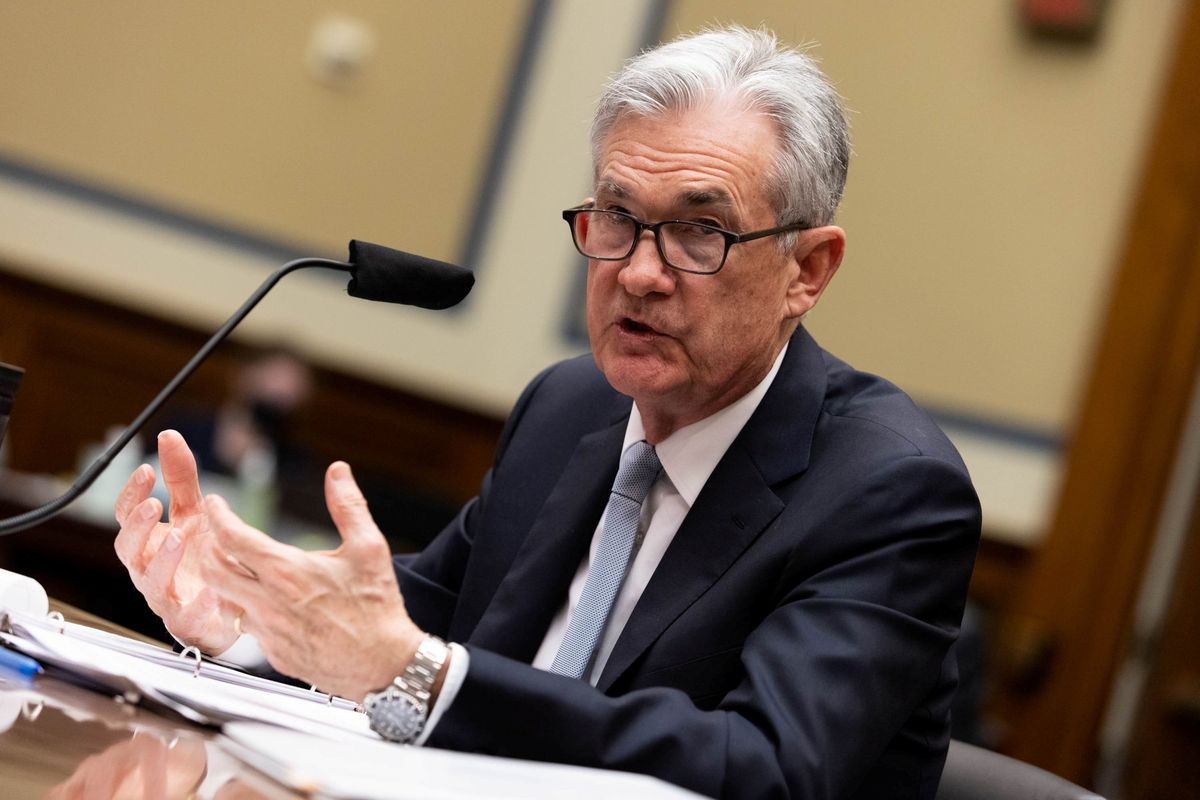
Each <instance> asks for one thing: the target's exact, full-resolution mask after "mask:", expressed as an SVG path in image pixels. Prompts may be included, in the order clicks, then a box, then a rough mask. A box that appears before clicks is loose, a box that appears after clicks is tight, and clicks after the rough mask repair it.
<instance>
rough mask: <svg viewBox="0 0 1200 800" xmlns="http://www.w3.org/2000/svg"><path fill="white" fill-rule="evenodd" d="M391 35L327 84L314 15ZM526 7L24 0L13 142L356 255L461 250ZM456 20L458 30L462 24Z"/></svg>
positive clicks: (40, 160) (17, 6)
mask: <svg viewBox="0 0 1200 800" xmlns="http://www.w3.org/2000/svg"><path fill="white" fill-rule="evenodd" d="M331 15H339V16H351V17H353V18H354V19H356V20H358V21H359V22H361V23H362V24H363V25H364V26H365V28H366V29H367V32H368V36H369V38H370V39H371V40H373V46H372V47H371V55H370V56H369V57H368V59H367V60H366V61H365V62H364V65H363V67H362V69H361V72H359V73H358V74H357V75H356V76H355V77H354V79H353V80H351V81H349V82H347V83H346V84H345V86H344V87H340V88H330V87H329V86H328V85H326V84H324V83H322V82H319V81H317V80H314V78H313V77H312V74H311V73H310V72H309V70H308V69H307V68H306V62H305V56H306V51H307V47H308V44H309V40H310V37H311V35H312V31H313V29H314V26H315V25H316V24H317V23H318V22H319V21H321V20H322V19H324V18H327V17H329V16H331ZM525 16H526V3H524V2H498V3H491V2H469V1H466V2H464V1H463V0H449V1H447V2H436V3H424V2H390V1H389V0H351V1H350V2H336V3H335V2H325V1H322V0H255V2H250V3H245V2H237V0H218V1H217V2H180V3H174V2H172V3H160V2H151V1H149V0H140V1H139V0H113V1H112V2H107V1H106V2H103V3H94V2H89V1H88V0H72V1H71V2H65V1H64V0H50V1H49V2H36V3H22V2H9V3H5V4H4V5H3V8H2V10H0V29H2V30H3V31H4V48H3V54H2V55H0V64H2V65H3V68H0V109H4V111H3V115H2V119H0V153H7V154H9V155H12V154H19V155H20V156H21V157H22V158H25V159H28V160H30V161H32V162H34V163H36V164H40V165H44V166H46V167H49V168H52V169H55V170H64V171H66V172H68V173H70V174H72V175H74V176H77V177H78V178H80V179H83V180H87V181H92V182H97V183H99V184H102V185H104V186H106V187H109V188H111V189H113V190H116V191H119V192H122V193H128V194H131V195H134V196H137V197H141V198H146V199H149V200H152V201H155V202H158V203H162V204H164V205H166V206H168V207H172V208H176V209H181V210H184V211H187V212H190V213H196V214H200V215H202V216H205V217H207V218H210V219H214V220H217V221H219V222H223V223H225V224H229V225H233V226H237V227H241V228H248V229H250V230H253V231H255V232H257V233H259V234H264V235H266V236H270V237H274V238H277V239H280V240H283V241H286V242H291V243H296V244H298V245H300V246H306V247H309V248H318V249H321V250H322V251H324V252H338V253H341V252H342V251H343V250H344V248H345V242H346V240H348V239H350V238H362V239H366V240H368V241H383V242H392V241H402V242H405V243H406V247H407V248H408V249H412V250H415V251H418V252H423V253H426V254H428V255H431V256H434V257H439V258H453V257H455V256H456V255H457V254H458V250H457V248H458V246H459V244H460V240H461V234H460V231H461V226H462V224H463V220H464V219H469V217H470V213H471V211H472V210H473V208H474V202H475V197H474V193H475V191H476V190H477V187H478V182H479V178H480V175H481V171H482V169H483V167H484V165H485V160H486V158H487V156H488V153H489V148H490V146H491V135H492V131H493V129H494V126H495V120H496V117H497V115H498V113H499V111H500V109H501V107H502V104H503V101H504V98H505V90H506V89H507V81H508V77H509V74H510V70H511V65H512V61H513V58H514V55H515V53H516V50H517V46H518V44H519V41H520V35H521V32H522V26H523V24H524V21H525ZM451 31H453V33H452V34H451V33H450V32H451Z"/></svg>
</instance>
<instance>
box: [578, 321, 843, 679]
mask: <svg viewBox="0 0 1200 800" xmlns="http://www.w3.org/2000/svg"><path fill="white" fill-rule="evenodd" d="M825 389H826V375H825V369H824V362H823V358H822V356H821V350H820V348H819V347H818V346H817V344H816V342H815V341H813V339H812V337H810V336H809V335H808V333H807V332H805V330H804V329H803V328H799V329H797V332H796V334H795V335H794V336H793V337H792V340H791V343H790V345H789V347H788V352H787V354H786V355H785V356H784V362H783V365H782V366H781V367H780V370H779V374H778V375H776V377H775V381H774V383H772V384H771V388H770V389H769V390H768V391H767V394H766V396H765V397H764V398H763V400H762V402H761V403H760V404H759V407H758V408H757V409H756V410H755V412H754V414H753V416H751V418H750V420H749V421H748V422H747V423H746V427H745V428H743V429H742V432H741V433H740V434H738V437H737V439H735V440H734V442H733V444H732V445H730V448H729V450H728V451H727V452H726V453H725V455H724V457H722V459H721V461H720V463H718V464H717V468H716V469H715V470H714V471H713V474H712V475H711V476H710V477H709V479H708V482H707V483H706V484H705V485H704V488H703V489H702V490H701V492H700V494H699V495H698V496H697V498H696V503H695V505H693V506H692V508H691V510H690V511H689V512H688V515H687V517H686V518H685V519H684V521H683V524H682V525H680V527H679V531H678V532H677V533H676V534H675V538H674V539H673V540H672V542H671V545H670V546H669V547H668V548H667V551H666V553H664V554H663V559H662V561H661V562H660V563H659V566H658V569H656V570H655V572H654V575H653V576H652V577H651V579H650V582H649V583H648V584H647V585H646V590H645V591H644V592H643V593H642V596H641V598H640V599H639V600H638V603H637V606H636V607H635V608H634V611H633V614H632V616H630V618H629V622H628V623H627V624H626V626H625V630H624V631H622V633H621V636H620V638H618V639H617V643H616V645H615V646H614V648H613V652H612V654H611V655H610V656H609V659H608V663H607V664H605V667H604V671H603V673H602V674H601V676H600V681H599V683H598V686H599V688H600V689H602V690H607V689H608V687H610V686H612V684H613V683H614V682H615V681H616V680H617V679H618V678H619V677H620V676H621V675H622V674H623V673H624V672H625V671H626V670H627V669H629V667H630V666H631V665H632V664H633V662H634V661H635V660H636V659H637V658H638V657H639V656H640V655H641V654H642V653H643V652H645V650H646V649H647V648H648V647H649V646H650V645H651V644H653V643H654V641H655V640H656V639H657V638H658V637H659V636H660V635H661V634H662V632H663V631H664V630H666V628H667V626H669V625H670V624H671V623H672V622H674V621H675V619H677V618H678V617H679V615H680V614H682V613H683V612H684V611H686V610H687V608H688V607H689V606H690V605H691V604H692V603H694V602H695V601H696V600H697V599H698V598H699V597H700V596H701V595H702V594H704V592H706V591H707V590H708V588H709V587H710V586H712V585H713V584H714V583H716V582H717V580H719V579H720V577H721V576H722V575H723V574H724V573H725V571H726V570H727V569H728V568H729V566H730V565H731V564H733V562H734V561H735V560H736V559H737V558H738V556H740V555H741V554H742V552H743V551H745V549H746V548H747V547H749V546H750V545H751V543H753V541H754V540H755V539H756V538H757V537H758V536H759V535H760V534H761V533H762V532H763V531H764V530H765V529H766V527H767V526H768V525H769V524H770V523H771V522H772V520H774V519H775V517H777V516H778V515H779V513H780V512H781V511H782V510H783V508H784V503H783V501H782V500H780V499H779V496H778V495H777V494H776V493H775V492H774V491H773V489H772V487H773V486H775V485H778V484H779V483H780V482H781V481H784V480H787V479H788V478H791V477H793V476H795V475H798V474H799V473H801V472H803V471H804V469H805V468H806V467H807V466H808V458H809V450H810V447H811V444H812V438H813V433H814V430H815V427H816V424H817V420H818V417H819V415H820V409H821V405H822V403H823V401H824V397H825Z"/></svg>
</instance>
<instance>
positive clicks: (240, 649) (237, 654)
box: [213, 633, 267, 670]
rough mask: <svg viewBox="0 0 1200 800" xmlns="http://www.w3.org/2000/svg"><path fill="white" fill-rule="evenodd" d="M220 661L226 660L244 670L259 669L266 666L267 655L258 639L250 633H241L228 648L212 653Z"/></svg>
mask: <svg viewBox="0 0 1200 800" xmlns="http://www.w3.org/2000/svg"><path fill="white" fill-rule="evenodd" d="M213 658H219V659H221V660H222V661H228V662H229V663H230V664H235V665H237V666H239V667H241V668H242V669H246V670H259V669H262V668H263V667H265V666H267V657H266V656H265V655H263V651H262V648H261V647H259V646H258V639H255V638H254V634H252V633H243V634H242V635H241V636H239V637H238V638H237V639H236V640H235V641H234V643H233V644H231V645H229V648H228V649H226V650H224V651H222V652H221V653H218V654H217V655H214V656H213Z"/></svg>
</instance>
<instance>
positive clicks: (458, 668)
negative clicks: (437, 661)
mask: <svg viewBox="0 0 1200 800" xmlns="http://www.w3.org/2000/svg"><path fill="white" fill-rule="evenodd" d="M470 664H471V657H470V656H469V655H467V648H465V647H463V646H462V645H460V644H455V643H454V642H451V643H450V666H448V667H446V679H445V680H444V681H442V691H441V693H439V694H438V699H437V702H436V703H434V704H433V711H432V712H430V714H429V719H427V720H425V728H424V729H423V730H422V731H421V735H420V736H418V737H417V740H416V741H415V742H413V744H415V745H423V744H425V740H426V739H428V738H429V736H430V734H432V733H433V729H434V728H436V727H437V724H438V720H440V719H441V718H442V715H443V714H445V713H446V711H447V710H448V709H449V708H450V704H451V703H453V702H454V698H455V697H457V696H458V690H459V689H460V688H461V687H462V684H463V680H464V679H465V678H466V677H467V667H469V666H470Z"/></svg>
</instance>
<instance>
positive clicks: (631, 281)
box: [587, 104, 807, 433]
mask: <svg viewBox="0 0 1200 800" xmlns="http://www.w3.org/2000/svg"><path fill="white" fill-rule="evenodd" d="M776 147H777V144H776V136H775V127H774V123H772V122H771V121H770V120H769V119H768V118H766V117H764V116H762V115H760V114H757V113H754V112H747V111H743V110H741V109H738V108H731V107H730V106H729V105H726V104H720V105H716V106H713V107H706V108H699V109H695V110H691V111H686V112H678V113H670V114H664V115H660V116H655V117H639V116H633V115H626V116H624V117H622V118H620V119H619V120H618V121H617V123H616V125H614V126H613V128H612V130H611V131H610V132H609V134H608V136H607V138H606V139H605V141H604V144H603V148H602V151H601V153H600V159H599V163H598V164H597V183H596V196H595V206H596V208H600V209H610V210H620V211H626V212H628V213H630V214H632V215H634V216H635V217H637V218H639V219H641V220H644V221H647V222H658V221H661V220H671V219H678V220H688V221H695V222H705V223H709V224H713V225H717V226H719V227H721V228H724V229H726V230H730V231H734V232H738V233H743V232H748V231H752V230H759V229H763V228H771V227H774V226H775V225H776V224H777V222H776V219H775V213H774V211H773V209H772V208H771V207H770V204H769V203H768V200H767V193H766V185H767V169H768V166H769V165H770V163H771V161H772V159H773V157H774V155H775V152H776ZM791 221H792V220H780V221H779V222H784V223H786V222H791ZM802 235H803V234H802ZM798 272H799V266H798V264H797V262H796V260H795V257H794V254H793V253H781V252H780V250H779V248H778V246H777V241H776V240H775V238H774V237H767V238H764V239H758V240H754V241H751V242H746V243H745V244H738V245H734V246H733V247H732V248H731V249H730V251H729V257H728V258H727V259H726V261H725V266H724V268H723V269H722V270H721V271H720V272H719V273H717V274H715V275H693V274H685V273H681V272H678V271H676V270H673V269H671V268H669V267H667V266H666V265H665V264H663V263H662V260H661V258H660V256H659V254H658V251H657V249H656V248H655V246H654V241H653V237H652V235H651V234H650V233H648V232H643V234H642V238H641V239H640V240H639V241H638V245H637V249H636V250H634V252H633V255H631V256H630V257H629V258H628V259H626V260H624V261H595V260H593V261H590V262H589V265H588V302H587V317H588V335H589V337H590V339H591V344H592V353H593V355H594V356H595V358H596V363H597V364H598V365H599V367H600V369H601V370H602V371H603V372H604V374H605V376H606V377H607V378H608V381H609V382H610V383H611V384H612V385H613V387H614V388H616V389H617V390H618V391H620V392H621V393H623V394H627V395H630V396H631V397H633V398H634V399H635V400H636V401H637V403H638V407H639V409H640V410H641V411H642V414H643V416H644V417H645V416H647V415H648V414H649V415H651V416H653V417H655V418H656V419H657V420H659V421H664V420H666V421H669V422H668V424H667V428H668V431H667V432H668V433H669V432H670V431H674V430H677V429H678V428H680V427H682V426H684V425H688V424H690V423H692V422H695V421H697V420H699V419H702V418H704V417H706V416H708V415H709V414H712V413H714V412H716V411H718V410H720V409H721V408H724V407H725V406H727V405H729V404H730V403H731V402H733V401H735V400H737V399H738V398H739V397H741V396H742V395H743V394H745V393H746V392H747V391H749V390H750V389H751V388H753V387H754V385H755V384H757V383H758V382H759V381H760V380H761V379H762V378H763V377H764V376H765V375H766V373H767V372H768V371H769V369H770V366H771V364H772V363H773V361H774V359H775V356H776V355H777V353H778V352H779V349H780V347H781V346H782V344H783V341H784V340H785V339H786V338H787V336H788V334H789V333H790V332H791V330H792V328H793V321H794V320H795V319H796V318H797V317H798V316H799V314H801V313H803V311H806V310H807V308H806V307H805V308H799V307H798V304H797V302H796V298H795V297H794V294H795V293H794V291H791V292H790V291H789V287H790V286H793V285H794V282H795V281H796V279H797V274H798ZM648 430H649V427H648Z"/></svg>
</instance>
